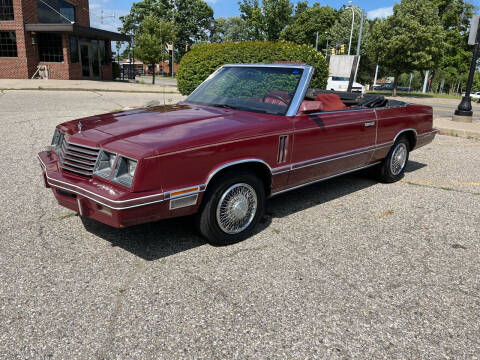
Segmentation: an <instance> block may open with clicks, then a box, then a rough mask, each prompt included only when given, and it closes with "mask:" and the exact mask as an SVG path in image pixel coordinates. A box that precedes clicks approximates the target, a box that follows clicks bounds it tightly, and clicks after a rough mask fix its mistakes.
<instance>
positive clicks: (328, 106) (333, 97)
mask: <svg viewBox="0 0 480 360" xmlns="http://www.w3.org/2000/svg"><path fill="white" fill-rule="evenodd" d="M315 101H321V102H322V104H323V111H335V110H345V109H346V108H347V107H346V106H345V104H344V103H343V102H342V99H340V96H338V95H337V94H318V95H317V97H316V98H315Z"/></svg>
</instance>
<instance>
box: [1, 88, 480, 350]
mask: <svg viewBox="0 0 480 360" xmlns="http://www.w3.org/2000/svg"><path fill="white" fill-rule="evenodd" d="M169 95H170V96H169ZM158 98H159V95H156V94H129V93H95V92H68V91H66V92H55V91H6V92H4V93H2V94H0V119H1V123H0V125H1V127H0V129H1V130H0V131H1V132H0V133H1V135H2V138H3V139H4V140H3V141H2V143H3V146H1V147H0V158H1V160H0V164H1V166H2V171H1V172H0V183H1V184H2V188H3V189H2V191H1V192H0V203H1V204H2V206H1V207H0V358H1V359H179V358H186V359H231V358H240V359H245V358H251V359H267V358H269V359H307V358H329V359H380V358H382V359H383V358H388V359H419V358H428V359H440V358H452V359H453V358H455V359H475V358H478V357H479V354H480V338H479V333H480V311H479V310H480V262H479V255H480V245H479V240H480V225H479V224H480V210H479V209H480V160H479V159H480V141H474V140H467V139H460V138H455V137H446V136H439V137H437V139H436V140H435V142H434V143H433V144H431V145H429V146H426V147H424V148H422V149H421V150H418V151H417V152H414V153H412V154H411V161H410V163H409V165H408V169H407V173H406V176H405V178H404V180H403V181H401V182H399V183H396V184H391V185H384V184H379V183H377V182H375V181H373V180H372V179H370V177H369V176H368V174H365V173H361V174H354V175H348V176H344V177H341V178H337V179H333V180H329V181H327V182H323V183H319V184H316V185H312V186H309V187H306V188H303V189H299V190H295V191H293V192H290V193H286V194H283V195H280V196H278V197H275V198H272V199H270V200H269V202H268V211H267V216H266V217H265V219H264V221H263V223H262V225H261V227H260V228H259V232H258V233H257V234H256V235H255V236H254V237H252V238H250V239H248V240H246V241H244V242H242V243H240V244H236V245H233V246H229V247H212V246H210V245H207V244H205V243H204V241H203V240H202V239H201V238H200V237H198V235H197V234H196V232H195V231H194V230H193V227H192V226H191V220H190V219H189V218H183V219H174V220H169V221H162V222H158V223H153V224H147V225H142V226H137V227H134V228H129V229H124V230H116V229H111V228H108V227H106V226H104V225H102V224H99V223H95V222H93V221H90V220H88V219H81V218H80V217H78V216H76V215H75V214H73V213H72V212H70V211H68V210H67V209H64V208H61V207H59V206H58V205H57V204H56V201H55V199H54V197H53V195H52V194H51V191H50V190H48V189H45V188H43V184H42V179H41V170H40V166H39V164H38V161H37V159H36V153H37V152H38V151H39V150H41V149H42V148H43V147H44V146H45V145H48V144H49V142H50V140H51V136H52V134H53V129H54V126H55V125H56V124H57V123H59V122H62V121H66V120H69V119H73V118H77V117H80V116H87V115H93V114H97V113H102V112H108V111H112V110H115V109H118V108H122V107H125V106H138V105H142V104H144V103H146V102H147V101H151V100H158ZM177 99H178V98H175V96H174V95H171V94H167V99H166V101H167V102H168V101H176V100H177ZM160 100H161V101H163V99H160Z"/></svg>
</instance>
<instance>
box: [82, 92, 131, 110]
mask: <svg viewBox="0 0 480 360" xmlns="http://www.w3.org/2000/svg"><path fill="white" fill-rule="evenodd" d="M90 92H92V93H94V94H95V95H97V96H98V97H99V98H101V99H102V100H103V101H105V102H106V103H107V104H109V105H110V104H115V105H117V106H120V107H121V108H122V109H123V108H124V107H125V106H124V105H122V104H120V103H117V102H116V101H113V100H106V99H105V98H104V97H103V95H102V94H100V93H99V92H97V91H94V90H92V91H90Z"/></svg>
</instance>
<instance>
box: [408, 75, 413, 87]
mask: <svg viewBox="0 0 480 360" xmlns="http://www.w3.org/2000/svg"><path fill="white" fill-rule="evenodd" d="M412 80H413V73H411V74H410V83H409V84H408V91H409V92H410V91H412Z"/></svg>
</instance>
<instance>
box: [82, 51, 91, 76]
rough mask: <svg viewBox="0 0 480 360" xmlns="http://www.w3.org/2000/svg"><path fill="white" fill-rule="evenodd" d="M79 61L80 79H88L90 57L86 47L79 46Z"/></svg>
mask: <svg viewBox="0 0 480 360" xmlns="http://www.w3.org/2000/svg"><path fill="white" fill-rule="evenodd" d="M80 60H81V61H82V77H83V78H85V79H89V78H90V74H91V71H90V57H89V56H88V45H84V44H81V45H80Z"/></svg>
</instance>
